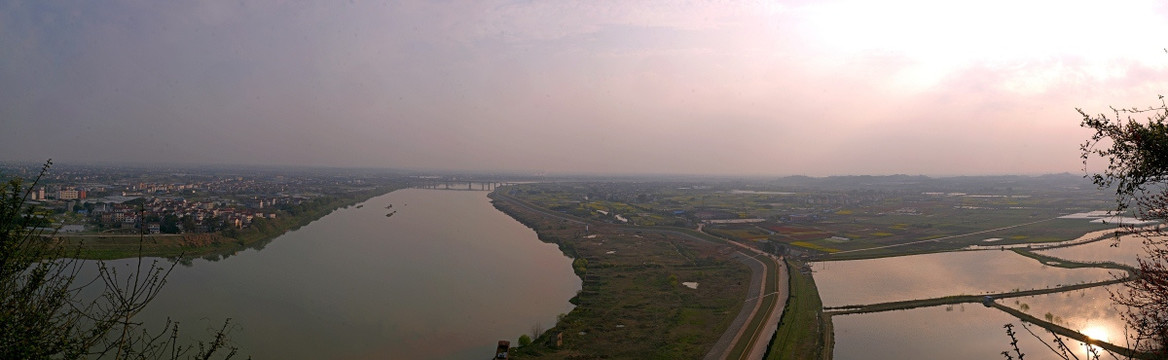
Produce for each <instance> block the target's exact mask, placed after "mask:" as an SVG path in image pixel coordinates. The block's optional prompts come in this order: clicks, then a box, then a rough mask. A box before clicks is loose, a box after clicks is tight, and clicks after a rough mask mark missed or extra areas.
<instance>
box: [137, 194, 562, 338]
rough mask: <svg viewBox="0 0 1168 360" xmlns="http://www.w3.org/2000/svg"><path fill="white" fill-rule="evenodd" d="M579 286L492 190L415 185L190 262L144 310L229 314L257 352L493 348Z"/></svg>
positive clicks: (551, 318)
mask: <svg viewBox="0 0 1168 360" xmlns="http://www.w3.org/2000/svg"><path fill="white" fill-rule="evenodd" d="M390 204H393V208H392V209H386V206H388V205H390ZM391 211H396V214H395V215H393V216H392V217H386V216H385V214H386V213H388V212H391ZM122 263H124V262H122ZM579 289H580V280H579V279H578V278H577V277H576V276H575V275H574V274H573V272H572V268H571V261H570V259H568V258H567V257H565V256H564V255H563V254H562V253H560V251H559V250H558V249H557V248H556V247H555V246H554V245H550V244H545V243H542V242H540V241H539V240H538V239H537V238H536V234H535V233H534V232H533V231H532V230H530V229H528V228H527V227H525V226H523V225H522V224H519V223H518V222H516V221H515V220H513V219H511V218H510V217H508V216H507V215H505V214H503V213H501V212H499V211H498V210H496V209H495V208H494V207H492V206H491V205H490V202H489V200H488V199H487V197H486V193H485V192H470V191H441V190H420V189H407V190H399V191H396V192H393V193H390V194H387V195H383V196H380V197H376V198H373V199H370V200H369V201H366V202H365V203H364V206H363V207H362V208H360V209H358V208H355V207H350V208H347V209H341V210H338V211H336V212H333V213H332V214H330V215H328V216H326V217H324V218H322V219H320V220H317V221H316V222H313V223H312V224H309V225H308V226H305V227H303V228H301V229H299V230H296V231H294V232H290V233H288V234H285V235H283V236H281V237H279V238H277V239H275V240H274V241H272V242H271V243H270V244H268V245H267V246H266V247H265V248H264V249H263V250H261V251H256V250H249V251H245V252H242V253H240V254H237V255H235V256H231V257H228V258H225V259H223V260H220V261H214V262H212V261H207V260H196V261H195V262H194V263H193V264H192V266H189V267H182V266H180V267H178V268H176V269H175V270H174V272H173V273H172V274H171V276H170V278H169V279H168V281H167V284H166V288H165V289H164V290H163V292H162V294H161V295H159V296H158V298H157V299H156V300H155V301H154V302H153V303H151V305H150V307H148V308H147V311H146V313H144V314H142V315H141V317H140V320H145V321H147V322H148V323H153V324H157V323H158V322H160V321H164V320H165V318H166V316H170V317H173V318H176V319H178V320H179V321H181V323H182V327H183V333H184V334H185V335H186V336H193V337H198V338H206V336H205V335H204V334H207V332H208V329H210V328H212V327H217V326H218V325H221V324H222V321H223V319H225V318H228V317H230V318H232V323H233V324H235V325H236V326H234V328H233V330H232V336H231V337H232V339H233V341H234V342H235V344H236V345H237V346H239V347H241V348H242V351H243V353H245V354H248V355H252V356H254V357H255V358H256V359H325V358H328V359H484V358H489V357H490V356H491V355H493V354H494V347H495V343H496V342H497V341H498V340H500V339H509V340H511V341H512V342H514V341H515V339H516V338H517V337H518V336H519V335H520V334H523V333H526V332H528V331H529V329H530V328H531V327H532V325H533V324H536V323H540V324H542V325H543V328H548V327H551V326H552V325H554V324H555V320H556V315H558V314H561V313H567V312H568V311H570V310H571V308H572V306H571V304H569V303H568V299H569V298H571V297H572V296H573V295H574V294H575V293H576V292H577V291H578V290H579ZM158 327H159V326H154V328H158Z"/></svg>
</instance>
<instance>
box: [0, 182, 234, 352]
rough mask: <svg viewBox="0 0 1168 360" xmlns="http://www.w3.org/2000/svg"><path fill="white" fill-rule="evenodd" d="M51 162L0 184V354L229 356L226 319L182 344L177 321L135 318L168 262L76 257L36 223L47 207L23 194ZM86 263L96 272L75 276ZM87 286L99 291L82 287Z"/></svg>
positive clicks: (158, 286) (159, 283) (44, 216)
mask: <svg viewBox="0 0 1168 360" xmlns="http://www.w3.org/2000/svg"><path fill="white" fill-rule="evenodd" d="M51 164H52V163H51V162H46V164H45V165H44V167H43V168H42V169H41V172H40V174H39V175H38V176H37V177H36V178H35V179H34V180H33V181H32V183H31V184H29V185H28V186H25V185H24V181H23V180H22V179H20V178H13V179H11V180H9V181H7V182H6V183H5V184H3V185H2V186H0V359H81V358H98V359H100V358H113V359H131V358H133V359H161V358H169V359H177V358H198V359H209V358H212V357H223V358H231V357H233V356H234V355H235V352H236V350H235V349H234V348H231V347H229V346H227V343H226V330H227V326H228V324H227V323H224V326H223V328H221V329H220V330H219V332H218V333H217V334H216V335H215V336H214V338H213V339H212V340H210V341H208V342H199V343H197V344H196V345H190V346H185V345H180V344H178V324H177V323H169V322H168V323H167V324H166V327H165V328H164V329H163V330H161V331H159V332H157V333H151V332H148V331H147V330H146V329H145V328H143V327H142V326H140V324H139V323H138V322H136V321H134V316H135V315H136V314H138V313H139V312H140V311H142V309H143V308H145V306H146V305H147V304H148V303H149V302H150V301H151V300H153V299H154V297H155V296H156V295H158V293H159V291H161V289H162V285H163V284H164V283H165V279H166V277H167V275H168V274H169V273H170V271H171V269H173V268H174V266H173V265H171V266H162V265H159V264H158V263H157V261H153V262H150V261H146V260H145V259H143V258H141V257H139V258H138V260H137V262H136V263H135V264H132V265H131V266H132V267H130V268H129V269H130V271H129V273H119V272H118V271H117V270H116V269H114V268H112V267H107V266H106V264H105V263H104V262H101V261H98V262H94V263H86V262H83V261H80V260H77V259H76V254H77V253H76V251H77V249H75V248H74V249H73V250H72V252H70V248H69V247H67V246H64V245H63V244H60V243H57V242H56V241H55V240H53V237H52V236H51V235H53V234H52V233H45V232H44V231H43V230H38V229H41V227H38V226H36V225H40V223H42V222H43V221H44V220H45V219H47V218H48V216H50V214H49V213H48V212H46V211H45V210H44V209H40V208H38V207H35V206H30V205H29V204H28V202H27V199H28V197H29V194H30V192H31V189H32V188H34V187H35V186H36V185H37V183H38V182H39V181H40V179H41V178H43V177H44V176H45V174H46V173H47V172H48V170H49V167H50V166H51ZM85 266H96V268H97V275H96V277H95V278H93V279H78V276H80V274H81V273H82V269H83V267H85ZM122 269H125V268H122ZM91 287H97V288H98V289H95V290H98V291H95V292H92V293H97V294H98V295H96V296H86V295H84V294H86V293H91V292H88V291H83V290H86V289H90V288H91Z"/></svg>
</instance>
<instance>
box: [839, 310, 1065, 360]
mask: <svg viewBox="0 0 1168 360" xmlns="http://www.w3.org/2000/svg"><path fill="white" fill-rule="evenodd" d="M831 321H832V323H833V324H834V327H835V347H834V355H835V359H841V360H848V359H971V360H972V359H978V360H981V359H994V358H998V359H1001V358H1003V357H1002V354H1001V352H1002V351H1006V350H1008V349H1012V347H1011V346H1010V338H1009V337H1007V336H1006V330H1005V329H1003V328H1002V326H1003V325H1005V324H1008V323H1009V324H1014V325H1015V328H1014V330H1015V331H1016V332H1018V333H1019V334H1018V335H1017V338H1018V340H1019V341H1018V346H1019V347H1020V348H1021V349H1022V351H1023V352H1024V353H1025V354H1026V359H1027V360H1046V359H1059V357H1057V356H1055V354H1054V353H1052V352H1051V351H1050V350H1048V349H1047V348H1046V346H1045V345H1043V342H1049V341H1050V340H1051V339H1053V338H1052V337H1050V335H1049V334H1048V333H1046V332H1045V331H1043V330H1042V328H1039V327H1036V326H1034V325H1030V329H1031V330H1033V331H1034V332H1035V333H1036V334H1038V335H1039V336H1040V337H1041V340H1040V339H1038V338H1035V337H1034V336H1032V335H1030V334H1029V333H1027V332H1026V330H1023V329H1022V328H1021V327H1019V326H1017V325H1018V324H1019V323H1020V321H1019V320H1018V319H1017V318H1014V317H1013V316H1011V315H1009V314H1006V313H1004V312H1002V311H1000V310H997V309H993V308H986V307H984V306H982V305H981V304H965V305H954V306H948V307H946V306H938V307H930V308H920V309H913V310H905V311H888V312H882V313H872V314H855V315H843V316H833V317H832V318H831ZM1067 345H1069V346H1078V345H1079V343H1078V342H1075V341H1073V340H1071V341H1069V342H1068V343H1067ZM1076 350H1080V353H1079V355H1078V356H1079V358H1084V355H1085V354H1084V353H1083V352H1084V351H1083V350H1082V349H1081V348H1076ZM1011 355H1013V354H1011ZM1014 358H1015V359H1016V358H1018V357H1017V356H1016V355H1015V356H1014Z"/></svg>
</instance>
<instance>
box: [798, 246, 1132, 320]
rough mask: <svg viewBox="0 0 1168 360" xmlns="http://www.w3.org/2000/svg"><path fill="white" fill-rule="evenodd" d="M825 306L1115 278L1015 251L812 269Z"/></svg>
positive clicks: (827, 264) (842, 263) (833, 264)
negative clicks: (1048, 262) (1040, 260)
mask: <svg viewBox="0 0 1168 360" xmlns="http://www.w3.org/2000/svg"><path fill="white" fill-rule="evenodd" d="M812 269H813V270H814V271H815V285H816V286H817V287H819V296H820V297H821V298H823V305H824V306H844V305H860V304H874V303H881V302H889V301H901V300H913V299H928V298H935V297H942V296H949V295H977V294H984V293H987V292H994V293H997V292H1007V291H1011V290H1014V289H1021V290H1026V289H1043V288H1048V287H1054V286H1057V285H1059V284H1062V285H1069V284H1078V283H1080V282H1094V281H1104V280H1111V279H1112V278H1113V276H1112V275H1111V274H1110V273H1109V271H1108V270H1106V269H1096V268H1080V269H1064V268H1058V267H1052V266H1046V265H1043V264H1042V263H1040V262H1038V261H1035V260H1033V259H1030V258H1027V257H1024V256H1021V255H1018V254H1016V253H1014V252H1012V251H997V250H986V251H959V252H948V253H938V254H925V255H913V256H901V257H894V258H882V259H872V260H855V261H829V262H820V263H815V264H813V265H812Z"/></svg>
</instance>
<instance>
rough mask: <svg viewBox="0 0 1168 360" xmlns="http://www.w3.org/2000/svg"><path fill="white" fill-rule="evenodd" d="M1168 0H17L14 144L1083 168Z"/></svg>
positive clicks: (7, 36)
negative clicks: (1086, 147)
mask: <svg viewBox="0 0 1168 360" xmlns="http://www.w3.org/2000/svg"><path fill="white" fill-rule="evenodd" d="M1166 33H1168V5H1166V4H1164V3H1161V2H1157V1H1131V2H1123V3H1102V2H1089V1H1082V2H1046V1H978V2H972V1H965V2H930V1H883V2H879V3H872V2H864V1H823V2H820V1H816V2H810V1H779V2H763V1H749V2H738V3H731V4H724V3H713V2H696V3H682V2H635V3H630V2H618V3H594V2H579V3H577V2H524V1H482V2H458V1H454V2H442V3H431V2H375V1H351V2H349V3H346V4H334V3H331V2H330V3H324V4H315V3H308V4H301V3H296V2H274V1H273V2H257V3H227V2H218V1H204V2H175V3H170V2H166V3H162V2H150V1H146V2H141V1H129V0H127V1H96V2H91V3H85V4H77V3H72V2H67V3H48V2H41V1H4V2H2V3H0V49H5V50H4V56H0V94H4V96H0V161H43V160H44V159H46V158H53V159H54V161H58V162H67V163H84V162H141V163H170V164H241V165H247V164H255V165H292V166H328V167H373V168H402V169H446V170H469V171H482V170H498V171H512V172H547V173H626V174H627V173H642V174H652V173H660V174H740V175H764V174H765V175H812V176H823V175H849V174H872V175H884V174H912V175H915V174H925V175H976V174H1043V173H1061V172H1072V173H1074V172H1077V171H1081V167H1082V165H1081V163H1080V159H1079V149H1078V146H1079V144H1080V143H1081V142H1082V141H1083V140H1085V139H1086V137H1087V136H1088V135H1089V134H1090V133H1089V132H1088V131H1087V130H1085V129H1081V128H1080V127H1079V120H1080V117H1079V115H1078V114H1077V113H1076V112H1075V108H1082V109H1084V110H1085V111H1087V112H1088V113H1100V112H1105V111H1108V106H1115V107H1133V106H1137V107H1146V106H1148V105H1156V104H1159V100H1157V95H1159V94H1165V93H1166V92H1168V91H1165V89H1168V54H1165V51H1164V49H1163V48H1164V47H1165V45H1164V44H1162V43H1157V42H1156V41H1157V40H1159V39H1158V36H1160V35H1161V34H1166Z"/></svg>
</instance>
